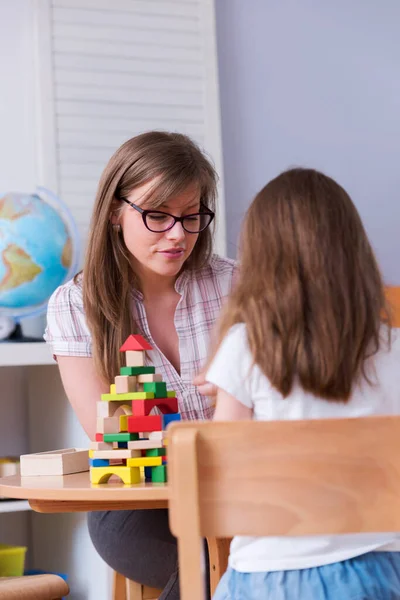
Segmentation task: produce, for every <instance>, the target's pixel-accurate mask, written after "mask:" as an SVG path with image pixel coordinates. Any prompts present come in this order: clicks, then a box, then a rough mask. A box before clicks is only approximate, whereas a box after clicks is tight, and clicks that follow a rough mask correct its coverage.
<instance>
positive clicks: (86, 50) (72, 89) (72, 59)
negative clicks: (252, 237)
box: [36, 0, 225, 254]
mask: <svg viewBox="0 0 400 600" xmlns="http://www.w3.org/2000/svg"><path fill="white" fill-rule="evenodd" d="M36 11H37V27H36V29H37V33H38V35H37V45H38V55H37V59H38V60H37V68H38V81H39V89H38V95H39V101H40V107H41V108H42V110H41V114H39V129H40V132H39V133H40V135H39V138H40V145H39V153H40V154H41V160H40V163H41V173H40V177H41V183H42V184H43V185H48V186H49V187H52V188H53V189H55V190H56V191H57V192H58V194H59V195H60V196H61V198H62V199H63V200H64V201H65V202H66V203H67V205H68V206H69V207H70V209H71V211H72V213H73V215H74V217H75V219H76V220H77V222H78V225H79V229H80V232H81V236H82V239H83V241H85V240H86V237H87V231H88V226H89V220H90V214H91V210H92V206H93V201H94V196H95V192H96V188H97V184H98V181H99V177H100V174H101V172H102V170H103V168H104V166H105V164H106V162H107V161H108V159H109V158H110V156H111V155H112V153H113V152H114V151H115V150H116V149H117V148H118V146H120V145H121V144H122V143H123V142H124V141H125V140H127V139H128V138H130V137H132V136H134V135H136V134H138V133H141V132H143V131H146V130H149V129H162V130H169V131H179V132H182V133H186V134H188V135H189V136H191V137H192V138H193V139H194V140H195V141H197V142H198V143H199V144H200V146H201V147H203V148H204V149H205V150H206V151H207V152H208V153H209V154H210V156H211V157H212V159H213V161H214V163H215V165H216V168H217V171H218V172H219V174H220V176H221V169H222V163H221V140H220V124H219V98H218V85H217V57H216V43H215V23H214V5H213V0H37V1H36ZM39 113H40V111H39ZM52 149H53V150H55V152H53V153H52ZM223 215H224V209H223V195H222V185H221V186H220V204H219V214H218V220H219V227H218V235H217V249H218V251H219V252H220V253H222V254H224V253H225V235H224V230H225V228H224V223H223Z"/></svg>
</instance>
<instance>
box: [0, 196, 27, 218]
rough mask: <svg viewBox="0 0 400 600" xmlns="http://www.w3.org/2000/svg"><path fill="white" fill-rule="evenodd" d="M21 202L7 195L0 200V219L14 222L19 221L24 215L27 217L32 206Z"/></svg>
mask: <svg viewBox="0 0 400 600" xmlns="http://www.w3.org/2000/svg"><path fill="white" fill-rule="evenodd" d="M24 200H25V202H22V201H21V199H20V198H18V197H14V196H12V195H11V194H7V195H6V196H3V198H0V219H7V220H8V221H14V220H15V219H20V218H21V217H23V216H24V215H29V213H30V212H31V211H32V208H33V205H32V204H31V203H28V204H27V203H26V197H25V198H24Z"/></svg>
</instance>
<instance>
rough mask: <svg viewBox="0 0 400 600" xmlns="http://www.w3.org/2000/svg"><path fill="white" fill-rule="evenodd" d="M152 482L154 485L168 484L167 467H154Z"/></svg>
mask: <svg viewBox="0 0 400 600" xmlns="http://www.w3.org/2000/svg"><path fill="white" fill-rule="evenodd" d="M151 481H152V482H153V483H166V482H167V466H166V465H161V466H159V467H153V468H152V470H151Z"/></svg>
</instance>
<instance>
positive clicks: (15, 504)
mask: <svg viewBox="0 0 400 600" xmlns="http://www.w3.org/2000/svg"><path fill="white" fill-rule="evenodd" d="M25 510H32V509H31V507H30V506H29V502H28V500H0V513H10V512H22V511H25Z"/></svg>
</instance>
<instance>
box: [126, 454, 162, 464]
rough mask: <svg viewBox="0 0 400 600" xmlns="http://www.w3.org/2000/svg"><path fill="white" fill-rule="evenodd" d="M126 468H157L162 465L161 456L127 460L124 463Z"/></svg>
mask: <svg viewBox="0 0 400 600" xmlns="http://www.w3.org/2000/svg"><path fill="white" fill-rule="evenodd" d="M126 465H127V466H128V467H159V466H160V465H162V457H161V456H149V457H146V456H142V457H141V458H128V459H127V461H126Z"/></svg>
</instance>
